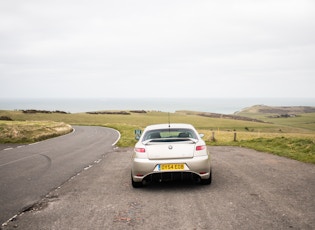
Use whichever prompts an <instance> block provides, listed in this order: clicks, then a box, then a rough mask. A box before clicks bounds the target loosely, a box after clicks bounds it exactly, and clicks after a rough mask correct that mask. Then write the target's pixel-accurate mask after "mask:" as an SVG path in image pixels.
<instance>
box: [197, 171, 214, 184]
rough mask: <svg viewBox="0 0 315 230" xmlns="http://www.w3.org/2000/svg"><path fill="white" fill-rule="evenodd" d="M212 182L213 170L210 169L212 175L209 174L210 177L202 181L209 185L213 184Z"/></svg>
mask: <svg viewBox="0 0 315 230" xmlns="http://www.w3.org/2000/svg"><path fill="white" fill-rule="evenodd" d="M211 182H212V170H211V169H210V176H209V178H208V179H205V180H201V182H200V183H201V184H202V185H209V184H211Z"/></svg>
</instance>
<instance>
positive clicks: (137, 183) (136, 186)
mask: <svg viewBox="0 0 315 230" xmlns="http://www.w3.org/2000/svg"><path fill="white" fill-rule="evenodd" d="M131 184H132V187H134V188H141V187H142V186H143V183H142V181H141V182H135V181H134V180H133V179H132V176H131Z"/></svg>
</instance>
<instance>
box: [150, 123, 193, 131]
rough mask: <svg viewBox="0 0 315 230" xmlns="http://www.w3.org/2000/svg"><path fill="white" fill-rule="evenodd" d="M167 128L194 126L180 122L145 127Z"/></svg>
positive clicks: (189, 127)
mask: <svg viewBox="0 0 315 230" xmlns="http://www.w3.org/2000/svg"><path fill="white" fill-rule="evenodd" d="M168 128H183V129H194V127H193V126H192V125H190V124H180V123H170V124H168V123H167V124H156V125H149V126H147V127H146V128H145V129H146V130H154V129H168Z"/></svg>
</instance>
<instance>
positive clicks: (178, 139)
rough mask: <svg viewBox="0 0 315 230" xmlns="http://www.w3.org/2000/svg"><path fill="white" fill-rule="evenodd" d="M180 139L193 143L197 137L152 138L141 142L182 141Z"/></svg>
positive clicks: (145, 143) (146, 143)
mask: <svg viewBox="0 0 315 230" xmlns="http://www.w3.org/2000/svg"><path fill="white" fill-rule="evenodd" d="M182 141H191V142H192V143H194V144H196V143H197V142H198V140H197V139H193V138H154V139H148V140H145V141H143V142H142V144H144V145H149V144H153V143H160V142H182Z"/></svg>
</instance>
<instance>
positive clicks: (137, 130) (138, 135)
mask: <svg viewBox="0 0 315 230" xmlns="http://www.w3.org/2000/svg"><path fill="white" fill-rule="evenodd" d="M141 133H142V130H140V129H136V130H135V135H136V136H135V139H136V140H139V139H140V136H141Z"/></svg>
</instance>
